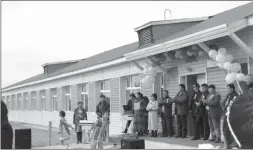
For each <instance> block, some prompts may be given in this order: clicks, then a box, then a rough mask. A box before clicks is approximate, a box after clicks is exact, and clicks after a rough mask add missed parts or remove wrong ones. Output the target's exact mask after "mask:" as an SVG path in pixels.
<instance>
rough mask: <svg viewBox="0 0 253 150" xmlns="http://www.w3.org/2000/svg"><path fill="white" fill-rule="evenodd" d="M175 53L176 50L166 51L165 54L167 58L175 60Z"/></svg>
mask: <svg viewBox="0 0 253 150" xmlns="http://www.w3.org/2000/svg"><path fill="white" fill-rule="evenodd" d="M175 53H176V52H167V56H168V58H169V60H175V58H176V57H175Z"/></svg>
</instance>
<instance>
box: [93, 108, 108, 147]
mask: <svg viewBox="0 0 253 150" xmlns="http://www.w3.org/2000/svg"><path fill="white" fill-rule="evenodd" d="M108 126H109V112H105V113H104V115H103V117H102V118H100V117H98V118H97V121H96V122H95V124H94V126H93V128H94V132H93V135H92V137H91V142H90V147H91V149H103V142H105V141H106V134H107V133H106V132H107V128H108Z"/></svg>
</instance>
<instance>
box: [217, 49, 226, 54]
mask: <svg viewBox="0 0 253 150" xmlns="http://www.w3.org/2000/svg"><path fill="white" fill-rule="evenodd" d="M219 54H221V55H226V54H227V50H226V49H225V48H220V49H219V50H218V55H219Z"/></svg>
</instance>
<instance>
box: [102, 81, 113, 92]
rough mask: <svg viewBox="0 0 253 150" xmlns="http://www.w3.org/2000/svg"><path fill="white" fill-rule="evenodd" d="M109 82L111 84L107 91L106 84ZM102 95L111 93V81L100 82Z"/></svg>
mask: <svg viewBox="0 0 253 150" xmlns="http://www.w3.org/2000/svg"><path fill="white" fill-rule="evenodd" d="M106 81H108V82H109V89H108V90H105V82H106ZM102 85H103V86H102ZM102 87H103V88H102ZM100 88H101V89H100V94H102V93H110V92H111V85H110V79H106V80H102V81H100Z"/></svg>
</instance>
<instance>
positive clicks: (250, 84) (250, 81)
mask: <svg viewBox="0 0 253 150" xmlns="http://www.w3.org/2000/svg"><path fill="white" fill-rule="evenodd" d="M245 81H246V83H247V92H253V75H252V74H248V75H247V76H246V79H245Z"/></svg>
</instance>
